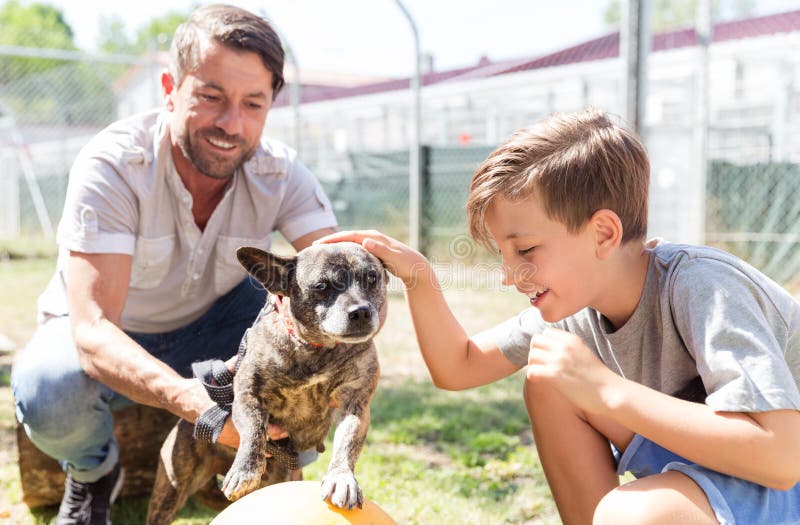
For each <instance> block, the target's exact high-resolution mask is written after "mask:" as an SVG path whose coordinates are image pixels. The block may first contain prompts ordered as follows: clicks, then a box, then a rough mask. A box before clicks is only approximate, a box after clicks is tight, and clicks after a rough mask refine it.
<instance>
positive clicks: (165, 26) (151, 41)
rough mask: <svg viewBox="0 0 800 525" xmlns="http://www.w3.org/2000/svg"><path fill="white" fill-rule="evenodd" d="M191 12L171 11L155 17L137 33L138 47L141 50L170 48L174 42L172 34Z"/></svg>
mask: <svg viewBox="0 0 800 525" xmlns="http://www.w3.org/2000/svg"><path fill="white" fill-rule="evenodd" d="M192 10H194V9H191V10H190V11H189V12H182V11H170V12H169V13H167V14H165V15H162V16H160V17H158V18H154V19H153V20H151V21H150V23H149V24H147V25H146V26H144V27H142V28H141V29H139V31H138V33H137V34H136V47H137V48H138V49H139V50H140V51H141V52H144V51H147V50H152V49H159V50H164V49H169V46H170V43H171V42H172V35H173V33H175V29H177V28H178V26H179V25H181V24H182V23H183V22H185V21H186V19H187V18H188V17H189V13H190V12H191V11H192Z"/></svg>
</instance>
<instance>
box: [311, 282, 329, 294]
mask: <svg viewBox="0 0 800 525" xmlns="http://www.w3.org/2000/svg"><path fill="white" fill-rule="evenodd" d="M311 288H312V289H313V290H314V291H315V292H324V291H325V289H326V288H328V283H326V282H325V281H320V282H318V283H315V284H314V285H312V286H311Z"/></svg>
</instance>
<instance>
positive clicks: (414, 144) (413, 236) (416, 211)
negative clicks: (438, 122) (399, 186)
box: [394, 0, 421, 250]
mask: <svg viewBox="0 0 800 525" xmlns="http://www.w3.org/2000/svg"><path fill="white" fill-rule="evenodd" d="M394 1H395V3H396V4H397V6H398V7H399V8H400V10H401V11H402V12H403V15H405V17H406V19H407V20H408V24H409V25H410V26H411V32H412V33H413V35H414V76H412V77H411V140H410V141H409V148H408V151H409V159H408V160H409V168H408V229H409V232H408V239H409V244H410V245H411V247H412V248H414V249H417V250H418V249H419V248H420V222H421V221H420V162H419V154H420V151H419V148H420V113H421V112H420V93H419V91H420V56H419V55H420V46H419V31H417V24H416V23H415V22H414V18H413V17H412V16H411V13H409V11H408V9H406V6H405V4H403V2H402V0H394Z"/></svg>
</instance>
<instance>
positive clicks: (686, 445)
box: [321, 110, 800, 525]
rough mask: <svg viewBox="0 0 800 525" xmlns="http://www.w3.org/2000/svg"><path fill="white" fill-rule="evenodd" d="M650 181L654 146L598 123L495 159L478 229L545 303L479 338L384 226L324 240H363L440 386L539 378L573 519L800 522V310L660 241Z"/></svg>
mask: <svg viewBox="0 0 800 525" xmlns="http://www.w3.org/2000/svg"><path fill="white" fill-rule="evenodd" d="M649 176H650V174H649V162H648V159H647V154H646V152H645V149H644V147H643V146H642V144H641V143H640V142H639V140H638V139H637V138H636V137H635V136H634V135H632V134H631V133H629V132H628V131H626V130H625V129H623V128H622V127H620V126H619V125H617V124H616V123H614V122H613V121H612V120H611V119H610V118H609V117H608V116H607V115H606V114H604V113H602V112H599V111H596V110H587V111H585V112H583V113H579V114H572V115H560V116H559V115H557V116H553V117H550V118H548V119H546V120H544V121H542V122H540V123H538V124H537V125H535V126H533V127H531V128H528V129H524V130H521V131H519V132H517V133H516V134H515V135H514V136H512V137H511V138H510V139H509V140H508V141H507V142H506V143H505V144H503V145H501V146H500V147H499V148H498V149H497V150H495V151H494V152H493V153H492V154H491V155H490V156H489V158H488V159H487V160H486V161H485V162H484V163H483V165H482V166H480V167H479V168H478V170H477V171H476V173H475V175H474V176H473V180H472V184H471V187H470V196H469V200H468V202H467V214H468V220H469V226H470V232H471V233H472V235H473V237H474V238H476V239H477V240H478V241H480V242H483V243H485V244H487V245H490V246H493V247H494V248H495V249H496V250H499V253H500V256H501V258H502V263H503V269H504V281H505V283H506V284H508V285H513V286H515V287H516V288H517V290H519V291H520V292H521V293H523V294H525V295H526V296H528V297H529V298H530V302H531V305H532V306H533V308H530V309H527V310H525V311H523V312H522V313H520V314H519V315H518V316H517V317H515V318H513V319H510V320H509V321H507V322H505V323H503V324H501V325H499V326H497V327H495V328H493V329H490V330H488V331H485V332H483V333H480V334H478V335H475V336H473V337H469V336H468V335H467V334H466V333H465V331H464V329H463V328H462V327H461V326H460V325H459V323H458V322H457V321H456V319H455V318H454V317H453V315H452V313H451V311H450V309H449V308H448V306H447V304H446V303H445V300H444V297H443V295H442V293H441V290H440V288H439V286H438V284H437V281H436V278H435V277H434V275H433V271H432V268H431V266H430V264H429V263H428V261H427V260H426V259H425V258H424V257H423V256H422V255H421V254H419V253H418V252H416V251H414V250H412V249H410V248H409V247H407V246H405V245H404V244H402V243H400V242H398V241H396V240H394V239H391V238H389V237H386V236H384V235H382V234H380V233H378V232H375V231H361V232H340V233H336V234H333V235H331V236H328V237H325V238H324V239H323V240H322V241H321V242H335V241H343V240H349V241H355V242H360V243H362V244H363V246H364V247H365V248H367V249H368V250H369V251H371V252H372V253H374V254H375V255H377V256H378V257H380V258H381V259H382V260H383V261H384V263H385V264H386V265H387V266H388V268H389V269H390V271H392V272H393V273H394V274H395V275H397V276H398V277H399V278H400V279H402V280H403V282H404V283H405V286H406V295H407V299H408V303H409V308H410V310H411V316H412V319H413V322H414V327H415V330H416V334H417V339H418V342H419V347H420V350H421V352H422V355H423V357H424V359H425V363H426V364H427V366H428V368H429V370H430V373H431V377H432V379H433V381H434V383H435V384H436V385H437V386H439V387H441V388H446V389H450V390H458V389H465V388H470V387H474V386H478V385H484V384H487V383H490V382H492V381H496V380H498V379H501V378H503V377H506V376H508V375H509V374H511V373H513V372H514V371H516V370H518V369H519V368H520V367H523V366H525V365H527V371H526V381H525V389H524V395H525V402H526V405H527V408H528V413H529V415H530V419H531V424H532V427H533V433H534V437H535V440H536V444H537V450H538V452H539V455H540V458H541V462H542V466H543V467H544V470H545V474H546V476H547V481H548V483H549V485H550V488H551V490H552V493H553V496H554V498H555V502H556V505H557V506H558V510H559V513H560V514H561V518H562V520H563V521H564V523H568V524H571V523H592V522H593V523H596V524H601V523H602V524H615V525H620V524H626V523H631V524H644V523H670V524H674V523H717V522H719V523H725V524H727V523H739V524H747V525H751V524H759V523H771V524H777V523H787V524H788V523H800V484H797V482H798V480H800V441H798V438H799V437H800V413H799V412H798V410H800V393H798V379H800V304H798V302H797V301H795V300H794V299H793V298H792V297H791V296H790V295H789V294H788V293H787V292H786V291H784V290H783V289H782V288H781V287H780V286H778V285H777V284H776V283H774V282H773V281H771V280H770V279H768V278H767V277H765V276H764V275H763V274H761V273H759V272H758V271H757V270H755V269H754V268H752V267H750V266H749V265H747V264H746V263H744V262H742V261H740V260H738V259H737V258H735V257H733V256H731V255H729V254H727V253H724V252H722V251H719V250H715V249H711V248H706V247H698V246H686V245H677V244H669V243H665V242H663V241H659V240H656V241H650V242H645V240H644V239H645V234H646V229H647V198H648V195H647V192H648V182H649ZM609 444H610V446H609ZM625 471H630V472H632V473H633V474H634V475H635V476H636V478H637V479H636V480H635V481H632V482H630V483H626V484H625V485H623V486H619V478H618V473H623V472H625Z"/></svg>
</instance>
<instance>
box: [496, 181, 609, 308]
mask: <svg viewBox="0 0 800 525" xmlns="http://www.w3.org/2000/svg"><path fill="white" fill-rule="evenodd" d="M486 226H487V228H488V230H489V233H490V234H491V236H492V238H493V239H494V241H495V243H496V245H497V247H498V248H499V249H500V255H501V257H502V261H503V272H504V275H503V282H504V284H506V285H509V286H514V287H516V288H517V290H518V291H519V292H520V293H522V294H524V295H526V296H527V297H528V298H529V299H530V302H531V304H532V305H533V306H535V307H536V308H538V309H539V311H540V312H541V315H542V318H543V319H544V320H545V321H548V322H556V321H559V320H561V319H564V318H565V317H568V316H570V315H572V314H574V313H576V312H578V311H579V310H581V309H583V308H585V307H586V306H589V305H590V303H591V302H592V298H593V293H594V292H593V290H594V289H595V287H594V286H593V285H594V283H595V282H597V279H598V278H601V277H602V276H600V275H599V268H598V266H597V264H596V263H597V258H596V256H595V253H596V252H595V236H594V234H593V233H592V229H591V228H589V227H583V228H582V229H581V230H580V231H579V232H577V233H570V232H569V231H567V227H566V226H565V225H564V224H562V223H560V222H558V221H554V220H552V219H549V218H548V217H547V215H546V214H545V211H544V206H543V204H542V202H541V200H540V198H539V197H538V195H536V194H535V193H534V194H533V195H531V196H529V197H527V198H525V199H522V200H516V201H510V200H508V199H506V198H503V197H499V198H496V199H495V201H494V202H493V203H492V205H491V206H490V207H489V209H488V210H487V213H486Z"/></svg>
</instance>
